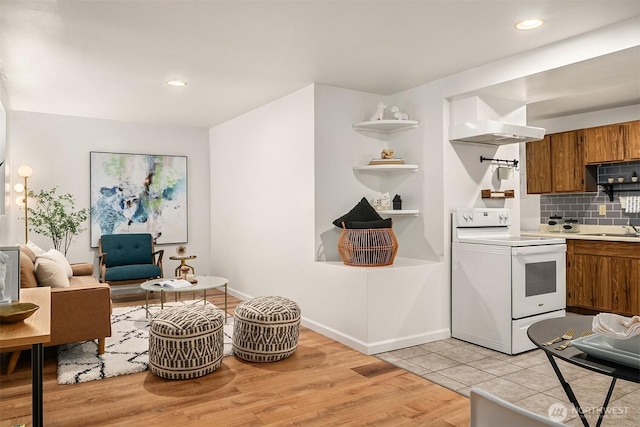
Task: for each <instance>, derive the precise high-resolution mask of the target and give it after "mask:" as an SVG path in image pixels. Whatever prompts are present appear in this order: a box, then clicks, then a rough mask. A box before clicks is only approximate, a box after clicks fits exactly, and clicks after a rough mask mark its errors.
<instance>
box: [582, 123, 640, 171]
mask: <svg viewBox="0 0 640 427" xmlns="http://www.w3.org/2000/svg"><path fill="white" fill-rule="evenodd" d="M582 132H583V138H584V144H585V163H587V164H597V163H612V162H622V161H626V160H638V159H640V120H636V121H633V122H627V123H619V124H615V125H608V126H598V127H595V128H589V129H583V130H582Z"/></svg>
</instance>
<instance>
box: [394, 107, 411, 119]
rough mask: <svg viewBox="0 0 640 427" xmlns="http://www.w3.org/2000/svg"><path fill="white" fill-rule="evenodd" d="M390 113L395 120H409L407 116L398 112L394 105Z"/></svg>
mask: <svg viewBox="0 0 640 427" xmlns="http://www.w3.org/2000/svg"><path fill="white" fill-rule="evenodd" d="M391 113H392V114H393V117H394V118H395V119H396V120H409V115H408V114H407V113H403V112H401V111H400V109H399V108H398V107H396V106H395V105H394V106H393V107H391Z"/></svg>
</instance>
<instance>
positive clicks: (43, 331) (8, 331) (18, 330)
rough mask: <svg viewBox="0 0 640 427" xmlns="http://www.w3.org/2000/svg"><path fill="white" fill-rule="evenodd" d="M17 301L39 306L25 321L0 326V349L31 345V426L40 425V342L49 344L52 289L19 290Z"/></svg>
mask: <svg viewBox="0 0 640 427" xmlns="http://www.w3.org/2000/svg"><path fill="white" fill-rule="evenodd" d="M20 302H31V303H34V304H36V305H38V306H39V307H40V308H39V309H38V311H36V312H35V313H33V315H32V316H31V317H29V318H27V319H26V320H24V321H22V322H18V323H12V324H8V325H4V324H3V325H0V350H3V349H7V348H11V347H16V346H21V345H25V344H31V402H32V407H33V413H32V417H33V425H34V426H42V425H43V424H44V423H43V396H42V391H43V386H42V370H43V363H44V350H43V346H42V344H43V343H47V342H49V341H51V288H46V287H42V288H26V289H20Z"/></svg>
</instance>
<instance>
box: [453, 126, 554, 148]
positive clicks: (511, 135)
mask: <svg viewBox="0 0 640 427" xmlns="http://www.w3.org/2000/svg"><path fill="white" fill-rule="evenodd" d="M545 132H546V129H544V128H538V127H533V126H523V125H514V124H510V123H503V122H499V121H496V120H480V121H473V122H466V123H462V124H459V125H453V126H450V127H449V141H452V142H471V143H476V144H488V145H504V144H513V143H517V142H529V141H539V140H541V139H542V138H544V134H545Z"/></svg>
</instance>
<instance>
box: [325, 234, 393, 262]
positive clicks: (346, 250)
mask: <svg viewBox="0 0 640 427" xmlns="http://www.w3.org/2000/svg"><path fill="white" fill-rule="evenodd" d="M338 251H339V252H340V258H342V262H344V264H345V265H357V266H366V267H381V266H384V265H391V264H393V261H394V260H395V258H396V253H398V240H396V235H395V234H394V232H393V229H391V228H363V229H355V228H344V227H343V228H342V232H341V233H340V239H339V240H338Z"/></svg>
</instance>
